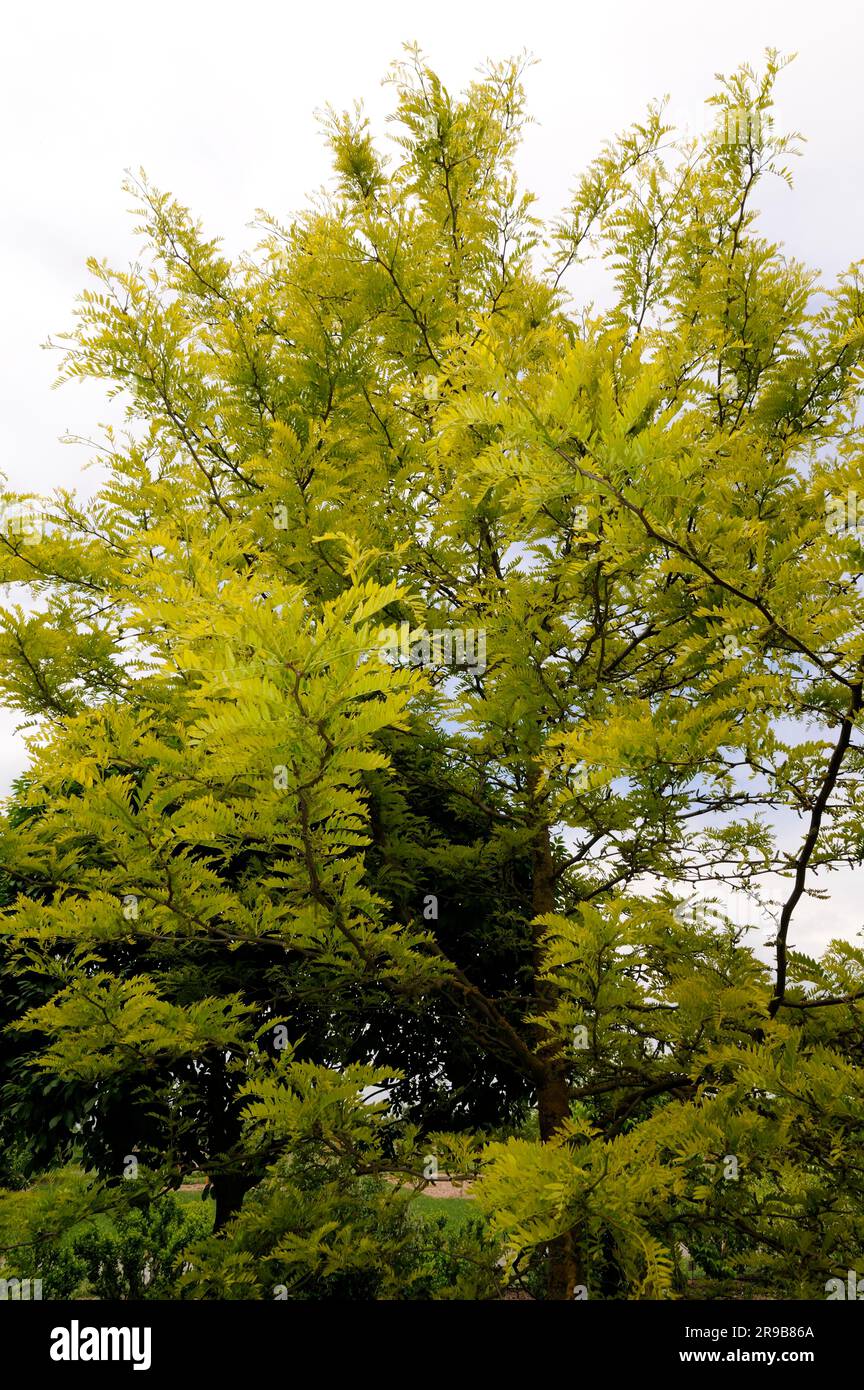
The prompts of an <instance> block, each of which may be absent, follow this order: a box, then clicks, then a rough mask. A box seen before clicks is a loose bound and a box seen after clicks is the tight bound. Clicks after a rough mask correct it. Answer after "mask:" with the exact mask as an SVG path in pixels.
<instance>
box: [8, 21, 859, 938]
mask: <svg viewBox="0 0 864 1390" xmlns="http://www.w3.org/2000/svg"><path fill="white" fill-rule="evenodd" d="M862 37H864V12H862V10H861V8H860V7H859V5H858V4H857V3H856V0H820V2H819V3H818V4H817V3H814V2H813V0H719V2H718V3H715V4H712V5H709V6H706V5H697V4H696V3H695V0H654V3H650V4H649V3H647V0H607V3H606V4H598V5H581V4H576V3H574V0H569V3H567V0H557V2H553V0H519V2H518V3H513V2H512V0H425V2H424V3H422V4H420V3H417V0H401V3H393V2H392V0H385V3H381V0H375V3H373V4H367V5H362V4H357V3H348V2H347V0H328V3H326V4H323V3H319V4H310V3H308V0H304V3H302V4H300V5H290V4H281V5H280V4H278V3H275V0H246V2H245V3H244V4H242V5H239V6H238V5H236V4H231V5H229V4H227V3H225V0H175V2H174V3H167V0H148V3H147V4H146V5H135V6H124V5H123V4H122V3H117V0H113V2H112V3H104V0H78V3H77V4H74V5H70V4H68V3H66V4H61V3H59V0H43V3H41V4H34V5H31V6H30V7H28V8H26V9H25V7H24V6H22V5H18V6H15V7H14V8H11V7H10V8H9V9H8V10H7V12H6V21H5V34H4V52H3V64H2V79H0V129H2V131H3V143H2V176H3V178H2V188H3V193H2V199H0V267H2V269H0V276H2V310H3V312H2V319H0V368H2V369H0V469H2V471H3V472H4V473H5V474H6V476H7V478H8V480H9V485H10V486H11V487H13V488H19V489H21V490H25V489H27V490H30V489H32V490H36V491H38V490H49V489H50V488H52V487H54V486H56V485H58V484H61V483H62V484H63V485H65V486H69V487H74V486H80V485H83V486H84V487H85V488H88V482H87V480H86V479H84V478H82V477H81V473H80V470H81V466H82V465H83V464H84V463H86V461H87V452H86V450H83V449H81V448H80V447H75V446H69V445H66V446H64V445H61V444H60V443H59V436H60V435H62V434H64V433H65V432H69V433H72V434H77V435H84V436H86V435H88V434H90V435H93V434H94V433H96V431H97V424H98V421H100V420H102V419H105V418H107V416H108V412H107V411H106V408H105V406H104V404H103V398H102V395H101V393H100V391H99V389H98V388H97V387H96V386H94V385H93V384H89V383H88V384H85V385H83V386H67V387H65V388H64V389H63V390H62V391H59V392H52V391H51V389H50V388H51V384H52V381H53V379H54V375H55V372H56V358H55V357H54V356H53V355H52V354H50V353H47V352H42V351H40V348H39V344H40V343H41V342H43V341H44V340H45V338H46V337H47V336H48V334H49V333H57V332H58V331H62V330H63V329H64V328H65V327H67V326H68V325H69V321H70V308H71V305H72V301H73V298H74V296H75V294H76V293H77V292H78V291H79V290H80V289H81V288H82V287H83V286H84V285H85V283H86V274H85V271H84V260H85V257H86V256H88V255H96V256H99V257H103V256H104V257H106V258H107V259H108V260H109V261H110V262H112V263H113V264H115V265H118V266H123V265H125V264H126V263H127V262H128V261H129V260H130V259H132V258H133V257H134V255H135V252H136V243H135V240H134V239H133V237H132V227H133V222H132V219H131V218H130V217H129V215H128V212H127V203H128V199H127V198H126V197H125V195H124V194H123V193H122V190H121V188H120V184H121V182H122V179H123V171H124V169H126V168H129V167H131V168H135V169H137V168H138V167H139V166H143V167H144V168H145V169H146V171H147V173H148V175H149V176H150V178H151V179H152V181H153V182H154V183H155V184H156V185H157V186H158V187H161V188H163V189H170V190H171V191H172V192H173V193H174V194H175V195H176V196H177V197H178V198H180V200H181V201H182V202H184V203H186V204H188V205H189V206H190V207H191V208H192V210H193V211H194V212H195V214H196V215H197V216H200V217H201V218H202V219H203V221H204V224H205V227H206V229H207V230H208V232H209V233H210V234H218V235H221V236H222V237H223V238H224V241H225V245H226V248H227V249H228V251H229V252H232V251H237V250H238V249H240V247H242V246H244V245H249V244H250V243H251V241H252V239H253V233H251V232H250V231H249V230H248V229H247V224H248V223H249V221H250V220H251V219H252V217H253V216H254V213H255V210H256V208H259V207H264V208H266V209H267V210H269V211H271V212H273V213H276V214H277V215H279V216H280V217H282V218H283V219H285V220H287V219H288V218H289V217H290V215H291V213H292V212H293V211H294V210H296V209H297V208H299V207H300V206H301V205H302V204H303V203H304V201H305V199H306V196H307V195H308V194H309V193H311V192H313V191H314V190H315V189H317V188H318V187H319V186H320V185H321V184H322V183H323V182H324V181H325V180H326V178H327V176H328V174H329V165H328V160H327V154H326V151H325V150H324V147H323V143H322V137H321V133H320V131H319V128H318V126H317V123H316V121H315V118H314V111H315V110H316V108H320V107H321V106H323V105H324V104H325V103H326V102H330V103H331V104H332V105H334V106H336V107H337V108H339V109H341V108H343V107H346V106H349V105H350V104H351V103H353V101H354V99H355V98H356V97H361V98H362V99H363V100H364V103H365V105H366V107H367V110H368V111H369V113H370V115H371V116H372V118H373V121H374V123H375V125H376V127H377V129H378V130H379V131H383V129H384V121H383V118H384V114H385V113H386V111H387V110H388V109H389V107H390V103H391V101H392V93H390V92H389V91H388V90H387V89H386V88H382V86H381V79H382V77H383V76H384V74H385V72H386V70H387V67H388V64H389V63H390V61H391V60H392V59H393V58H396V57H398V56H399V54H400V47H401V44H402V43H403V42H404V41H409V40H415V39H416V40H417V41H418V42H419V43H420V44H421V46H422V48H423V49H424V51H425V52H426V54H427V55H428V57H429V58H430V60H431V62H432V64H433V66H435V67H436V68H437V70H438V72H439V73H440V75H441V77H442V79H443V80H444V82H445V84H446V85H447V86H448V87H449V88H451V90H458V88H459V87H461V86H462V85H463V84H464V83H465V82H466V81H469V80H470V79H471V77H472V75H473V73H474V70H475V68H476V67H477V65H478V64H480V63H481V62H482V61H483V60H484V59H486V58H487V57H492V58H503V57H506V56H509V55H510V54H513V53H516V52H518V51H520V50H522V49H528V50H529V51H530V52H531V53H532V54H533V55H534V56H535V57H536V58H537V59H539V64H538V65H537V66H536V67H534V68H532V69H531V70H530V71H529V73H528V75H527V79H526V85H527V90H528V97H529V105H530V108H531V111H532V114H533V116H534V118H535V122H536V124H535V125H534V126H532V127H531V128H529V131H528V133H527V137H526V140H525V144H524V147H523V153H522V157H521V170H522V175H523V181H524V183H525V185H526V186H527V187H529V188H530V189H531V190H532V191H533V192H535V193H536V194H537V195H538V198H539V208H538V210H539V211H540V212H543V213H548V214H553V213H555V212H556V211H557V210H558V209H559V208H560V207H561V206H562V205H563V204H564V203H565V202H566V199H567V193H568V189H569V188H570V187H571V185H572V183H573V181H574V179H575V176H576V175H577V174H578V172H579V171H580V170H581V169H582V167H584V165H585V163H586V162H587V161H588V160H589V159H590V158H591V157H592V156H593V155H594V154H595V153H596V151H597V149H598V148H599V146H600V144H601V143H602V141H603V140H604V139H606V138H608V137H609V136H611V135H612V134H614V133H615V131H616V130H619V129H620V128H622V127H623V126H624V125H626V124H628V123H629V122H630V121H631V120H633V119H636V118H638V117H640V116H641V115H642V114H643V112H644V109H645V107H646V105H647V103H648V101H650V100H651V99H653V98H658V97H661V96H663V95H664V94H666V93H668V94H669V95H670V98H671V108H670V110H671V113H672V114H673V115H675V116H677V117H678V119H679V120H680V122H681V123H682V124H685V123H686V124H688V125H689V126H690V128H691V129H693V130H695V129H701V128H704V127H705V126H706V125H707V124H709V121H708V117H707V113H706V110H705V108H704V106H703V102H704V98H705V97H706V96H707V95H708V94H709V93H710V91H711V90H712V89H713V86H714V83H713V76H714V74H715V73H716V72H718V71H723V72H729V71H731V70H732V69H734V68H735V67H736V66H737V65H738V64H739V63H740V62H743V61H749V62H751V63H753V64H754V65H757V66H758V65H759V63H760V61H761V58H762V54H763V50H764V49H765V47H766V46H769V45H770V46H774V47H776V48H779V49H780V50H781V51H783V52H790V51H797V53H798V55H799V56H798V58H797V60H796V62H795V63H794V64H793V65H792V66H791V68H789V69H787V71H786V72H785V74H783V76H782V77H781V79H780V87H779V95H778V104H777V113H778V121H779V123H780V124H781V125H782V126H785V127H791V128H797V129H799V130H801V131H803V132H804V133H805V134H806V135H807V139H808V144H807V145H806V146H805V151H804V157H803V158H802V159H800V160H798V161H796V162H795V174H796V189H795V192H794V193H789V191H788V190H787V189H785V188H784V187H783V186H782V185H779V184H778V185H777V186H776V187H775V188H774V189H772V190H770V191H768V192H763V194H762V204H763V206H764V207H765V209H766V219H765V223H764V225H765V228H766V230H767V232H768V233H769V234H770V235H772V236H774V237H776V238H778V239H781V240H783V241H784V242H785V243H786V245H787V248H788V250H789V252H790V253H791V254H793V255H795V256H798V257H800V258H801V259H803V260H805V261H807V262H809V263H810V264H813V265H816V266H817V267H819V268H821V269H822V270H823V271H824V272H825V274H826V275H827V276H833V275H834V274H836V272H837V271H838V270H839V269H841V268H843V267H845V266H846V265H847V264H848V263H849V262H850V261H851V260H853V259H856V258H857V257H859V256H862V255H864V178H862V174H864V141H862V135H864V83H862V81H861V50H862ZM88 490H89V489H88ZM15 723H16V717H15V716H14V715H12V714H11V713H10V712H2V711H0V792H2V791H3V790H5V788H6V787H8V784H9V780H10V778H11V777H12V776H13V775H15V773H16V772H17V771H18V770H19V769H20V768H21V767H22V766H23V764H24V761H25V756H24V750H23V745H22V743H21V740H20V737H19V736H17V735H15V734H14V728H15ZM833 882H834V883H836V892H835V894H834V895H833V896H832V906H831V908H830V909H828V910H826V908H825V907H820V906H818V905H814V904H809V905H808V904H803V905H802V907H801V908H800V909H799V915H798V918H796V920H800V923H801V928H800V930H799V931H798V933H797V934H796V935H797V940H798V944H799V945H801V946H806V947H807V948H808V949H815V948H816V947H817V946H819V945H821V944H824V943H825V942H826V941H827V939H828V938H829V937H830V936H832V935H835V934H837V933H838V932H840V931H842V932H843V933H844V934H848V935H851V934H852V933H853V932H854V931H855V930H857V929H858V927H859V926H860V924H861V919H862V915H864V914H862V911H861V908H860V907H859V906H858V905H857V899H860V890H856V887H855V880H853V878H852V877H851V876H849V875H842V876H841V875H836V876H835V878H834V880H833Z"/></svg>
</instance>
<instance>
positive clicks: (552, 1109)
mask: <svg viewBox="0 0 864 1390" xmlns="http://www.w3.org/2000/svg"><path fill="white" fill-rule="evenodd" d="M538 780H539V778H538V776H537V775H536V774H535V775H534V776H533V777H532V779H531V783H530V791H531V795H532V798H533V797H534V795H535V793H536V790H537V783H538ZM532 869H533V874H532V907H533V911H534V916H535V917H540V916H542V915H543V914H544V913H547V912H554V911H555V861H554V859H553V856H552V839H551V835H550V831H549V825H548V824H547V823H546V822H545V821H541V822H540V823H539V825H538V828H537V832H536V834H535V837H534V845H533V865H532ZM541 936H542V928H538V929H537V936H536V939H535V949H534V1004H535V1009H536V1012H537V1013H538V1014H542V1013H543V1012H545V1011H546V1010H547V1009H550V1008H552V1007H553V1005H554V1002H555V994H554V989H553V987H552V986H550V985H549V983H548V981H545V980H543V979H541V977H540V969H541V966H542V951H541V948H540V938H541ZM537 1050H538V1055H539V1056H540V1058H541V1059H542V1061H543V1063H544V1065H545V1069H546V1075H545V1077H544V1079H543V1081H541V1082H540V1084H539V1086H538V1088H537V1113H538V1119H539V1123H540V1138H541V1140H542V1142H543V1143H544V1144H548V1143H549V1141H550V1140H551V1139H553V1138H554V1137H555V1135H556V1134H557V1133H558V1131H559V1130H560V1128H561V1126H562V1125H563V1124H564V1122H565V1121H566V1120H568V1119H569V1118H570V1083H569V1081H568V1078H567V1073H566V1070H565V1068H564V1065H563V1063H562V1060H561V1058H560V1057H556V1056H555V1053H554V1045H553V1046H552V1047H551V1048H550V1043H549V1040H548V1038H546V1037H545V1036H544V1034H543V1031H542V1030H540V1031H539V1036H538V1047H537ZM577 1283H579V1270H578V1258H577V1250H576V1239H575V1232H574V1231H572V1230H570V1231H565V1232H564V1233H563V1234H562V1235H560V1236H557V1237H556V1238H555V1240H553V1241H551V1242H550V1244H549V1246H548V1265H547V1273H546V1297H547V1298H551V1299H570V1298H572V1297H573V1291H574V1289H575V1287H576V1284H577Z"/></svg>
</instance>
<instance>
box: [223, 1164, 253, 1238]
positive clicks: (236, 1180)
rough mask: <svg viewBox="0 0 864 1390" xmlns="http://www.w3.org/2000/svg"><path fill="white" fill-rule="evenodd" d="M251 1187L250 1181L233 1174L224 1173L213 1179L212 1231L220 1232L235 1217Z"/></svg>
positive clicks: (251, 1182)
mask: <svg viewBox="0 0 864 1390" xmlns="http://www.w3.org/2000/svg"><path fill="white" fill-rule="evenodd" d="M252 1186H253V1181H252V1179H250V1178H247V1177H241V1176H240V1175H238V1174H234V1173H231V1174H228V1173H225V1174H222V1175H221V1176H219V1177H215V1178H214V1179H213V1195H214V1197H215V1198H216V1216H215V1219H214V1222H213V1229H214V1231H221V1229H222V1227H223V1226H227V1224H228V1222H229V1221H230V1220H231V1218H232V1217H234V1216H236V1215H237V1213H238V1211H239V1210H240V1208H241V1206H242V1205H243V1198H244V1197H245V1196H246V1193H247V1192H248V1191H249V1188H250V1187H252Z"/></svg>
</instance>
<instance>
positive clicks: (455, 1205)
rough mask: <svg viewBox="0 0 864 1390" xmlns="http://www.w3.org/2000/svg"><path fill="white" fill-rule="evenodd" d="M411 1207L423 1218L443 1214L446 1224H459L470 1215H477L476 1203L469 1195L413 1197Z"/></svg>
mask: <svg viewBox="0 0 864 1390" xmlns="http://www.w3.org/2000/svg"><path fill="white" fill-rule="evenodd" d="M411 1207H412V1209H413V1210H414V1211H416V1212H417V1215H418V1216H421V1217H423V1218H424V1219H425V1218H427V1217H431V1216H443V1217H444V1220H445V1221H446V1222H447V1225H448V1226H461V1225H462V1223H463V1222H464V1221H467V1220H468V1218H469V1217H470V1216H476V1215H477V1203H476V1202H473V1201H472V1200H471V1198H470V1197H424V1196H423V1194H422V1193H421V1194H420V1196H419V1197H415V1198H414V1200H413V1202H412V1203H411Z"/></svg>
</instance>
